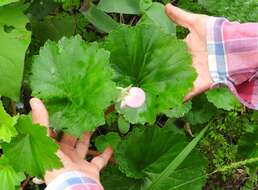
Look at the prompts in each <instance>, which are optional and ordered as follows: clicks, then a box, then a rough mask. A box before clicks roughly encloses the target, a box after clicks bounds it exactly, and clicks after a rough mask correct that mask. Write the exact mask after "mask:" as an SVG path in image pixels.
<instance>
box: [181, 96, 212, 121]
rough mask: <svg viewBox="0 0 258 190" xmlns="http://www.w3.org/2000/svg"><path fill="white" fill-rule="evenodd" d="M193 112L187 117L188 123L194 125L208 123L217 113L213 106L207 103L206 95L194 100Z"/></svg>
mask: <svg viewBox="0 0 258 190" xmlns="http://www.w3.org/2000/svg"><path fill="white" fill-rule="evenodd" d="M192 107H193V108H192V110H191V111H190V112H188V113H187V114H186V115H185V120H186V122H189V123H191V124H192V125H196V124H203V123H206V122H208V121H209V120H210V119H211V118H212V117H213V116H214V115H215V113H216V108H215V107H214V106H213V104H211V103H209V102H208V101H207V98H206V97H205V95H200V96H198V97H195V98H194V99H193V100H192Z"/></svg>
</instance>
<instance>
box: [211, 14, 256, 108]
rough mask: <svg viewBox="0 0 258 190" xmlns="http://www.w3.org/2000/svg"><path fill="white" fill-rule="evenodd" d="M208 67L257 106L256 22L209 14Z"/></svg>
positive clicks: (244, 100)
mask: <svg viewBox="0 0 258 190" xmlns="http://www.w3.org/2000/svg"><path fill="white" fill-rule="evenodd" d="M207 47H208V56H209V70H210V73H211V76H212V78H213V81H214V84H215V85H217V84H224V85H227V86H228V87H229V89H230V90H231V92H232V93H233V94H234V95H236V96H237V97H238V99H239V100H240V101H241V102H242V103H243V104H244V105H245V106H247V107H249V108H251V109H256V110H258V23H246V24H240V23H238V22H229V21H228V20H226V19H224V18H215V17H211V18H210V19H209V21H208V24H207Z"/></svg>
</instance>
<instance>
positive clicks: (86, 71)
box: [31, 36, 117, 136]
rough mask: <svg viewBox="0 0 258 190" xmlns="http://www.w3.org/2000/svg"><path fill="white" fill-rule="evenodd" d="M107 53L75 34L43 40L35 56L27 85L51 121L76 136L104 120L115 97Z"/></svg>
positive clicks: (102, 122) (90, 129)
mask: <svg viewBox="0 0 258 190" xmlns="http://www.w3.org/2000/svg"><path fill="white" fill-rule="evenodd" d="M108 64H109V53H108V52H107V51H105V50H104V49H100V48H99V47H98V44H97V43H93V44H88V43H85V42H83V41H82V39H81V38H80V37H79V36H75V37H73V38H70V39H67V38H63V39H62V40H60V41H59V42H58V43H55V42H47V43H46V44H45V46H44V47H43V48H42V49H41V51H40V54H39V55H38V56H36V57H35V59H34V63H33V68H32V71H33V75H32V76H31V86H32V89H33V94H34V95H36V96H37V97H39V98H42V99H43V100H44V101H45V103H46V105H47V108H48V109H49V112H50V119H51V122H52V125H53V127H54V128H56V129H62V130H64V131H66V132H68V133H71V134H73V135H76V136H81V135H82V134H83V133H84V132H85V131H93V130H94V129H96V128H97V127H98V126H99V125H102V124H104V123H105V119H104V111H105V109H106V108H107V107H108V106H109V105H110V104H111V102H112V101H113V100H114V99H115V97H116V92H117V91H116V88H115V84H114V83H113V82H112V81H111V78H112V76H113V71H112V70H111V68H109V65H108Z"/></svg>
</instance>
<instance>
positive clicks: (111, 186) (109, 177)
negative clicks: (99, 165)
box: [101, 165, 145, 190]
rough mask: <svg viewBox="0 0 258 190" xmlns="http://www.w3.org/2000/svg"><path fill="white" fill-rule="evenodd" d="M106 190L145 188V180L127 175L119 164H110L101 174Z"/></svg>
mask: <svg viewBox="0 0 258 190" xmlns="http://www.w3.org/2000/svg"><path fill="white" fill-rule="evenodd" d="M101 183H102V184H103V186H104V188H105V190H144V186H145V185H144V180H142V179H134V178H129V177H126V176H125V174H123V173H122V172H121V171H120V170H119V169H118V167H117V166H112V165H109V166H108V167H107V168H105V169H104V171H103V172H102V174H101Z"/></svg>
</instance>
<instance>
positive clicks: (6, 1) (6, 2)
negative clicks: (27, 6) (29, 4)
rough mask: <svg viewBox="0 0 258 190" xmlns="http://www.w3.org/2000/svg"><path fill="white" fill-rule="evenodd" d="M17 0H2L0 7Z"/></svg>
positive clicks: (0, 0)
mask: <svg viewBox="0 0 258 190" xmlns="http://www.w3.org/2000/svg"><path fill="white" fill-rule="evenodd" d="M17 1H19V0H0V7H1V6H4V5H7V4H10V3H13V2H17Z"/></svg>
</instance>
